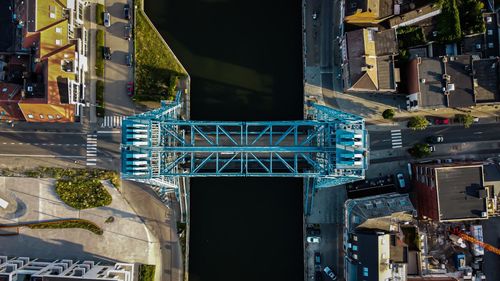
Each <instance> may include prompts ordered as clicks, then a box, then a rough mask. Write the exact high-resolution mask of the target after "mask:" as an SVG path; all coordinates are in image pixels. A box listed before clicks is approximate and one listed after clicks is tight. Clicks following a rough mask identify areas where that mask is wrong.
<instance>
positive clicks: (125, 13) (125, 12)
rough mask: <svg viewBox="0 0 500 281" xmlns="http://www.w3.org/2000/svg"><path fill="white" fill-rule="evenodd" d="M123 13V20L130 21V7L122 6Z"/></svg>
mask: <svg viewBox="0 0 500 281" xmlns="http://www.w3.org/2000/svg"><path fill="white" fill-rule="evenodd" d="M123 13H124V15H125V19H126V20H130V6H129V5H128V4H125V6H123Z"/></svg>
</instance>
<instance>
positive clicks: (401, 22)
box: [389, 3, 441, 28]
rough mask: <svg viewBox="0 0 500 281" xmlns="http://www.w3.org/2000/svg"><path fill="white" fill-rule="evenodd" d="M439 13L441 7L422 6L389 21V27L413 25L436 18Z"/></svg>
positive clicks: (433, 5) (432, 4)
mask: <svg viewBox="0 0 500 281" xmlns="http://www.w3.org/2000/svg"><path fill="white" fill-rule="evenodd" d="M440 13H441V7H439V5H437V4H436V3H431V4H428V5H425V6H422V7H420V8H418V9H409V11H407V12H405V13H404V14H401V15H398V16H395V17H392V18H391V19H389V26H390V27H391V28H397V27H400V26H408V25H414V24H415V23H417V22H420V21H423V20H425V19H428V18H431V17H434V16H437V15H439V14H440Z"/></svg>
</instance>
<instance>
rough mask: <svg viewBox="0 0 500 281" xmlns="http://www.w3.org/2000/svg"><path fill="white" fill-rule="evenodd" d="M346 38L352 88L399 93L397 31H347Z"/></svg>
mask: <svg viewBox="0 0 500 281" xmlns="http://www.w3.org/2000/svg"><path fill="white" fill-rule="evenodd" d="M346 39H347V61H348V63H347V67H348V76H349V83H350V88H351V89H353V90H366V91H384V90H386V91H391V90H395V88H396V84H395V81H396V77H395V75H396V74H395V67H394V58H393V55H395V54H397V40H396V33H395V30H392V29H391V30H385V31H381V32H376V31H374V30H369V29H358V30H354V31H350V32H347V33H346Z"/></svg>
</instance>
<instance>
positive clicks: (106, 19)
mask: <svg viewBox="0 0 500 281" xmlns="http://www.w3.org/2000/svg"><path fill="white" fill-rule="evenodd" d="M102 15H103V17H104V26H105V27H110V26H111V16H110V15H109V13H108V12H104V14H102Z"/></svg>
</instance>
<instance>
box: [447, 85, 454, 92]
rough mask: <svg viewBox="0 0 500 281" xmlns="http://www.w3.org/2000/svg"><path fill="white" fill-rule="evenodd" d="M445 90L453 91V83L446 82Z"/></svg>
mask: <svg viewBox="0 0 500 281" xmlns="http://www.w3.org/2000/svg"><path fill="white" fill-rule="evenodd" d="M447 91H448V92H449V91H455V84H453V83H450V84H448V86H447Z"/></svg>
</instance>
